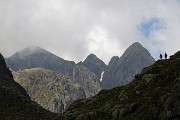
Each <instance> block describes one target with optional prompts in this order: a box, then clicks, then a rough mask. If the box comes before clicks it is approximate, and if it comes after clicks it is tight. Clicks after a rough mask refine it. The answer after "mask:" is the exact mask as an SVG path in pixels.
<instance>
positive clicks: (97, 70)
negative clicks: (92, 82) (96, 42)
mask: <svg viewBox="0 0 180 120" xmlns="http://www.w3.org/2000/svg"><path fill="white" fill-rule="evenodd" d="M83 65H84V66H85V67H87V68H88V69H89V70H90V71H91V72H93V73H94V74H95V75H96V76H97V77H98V78H99V79H100V78H101V73H102V72H103V71H104V70H105V68H106V67H107V66H106V64H105V63H104V62H103V61H102V60H100V59H99V58H98V57H97V56H96V55H94V54H92V53H91V54H90V55H88V56H87V58H86V59H85V60H84V61H83Z"/></svg>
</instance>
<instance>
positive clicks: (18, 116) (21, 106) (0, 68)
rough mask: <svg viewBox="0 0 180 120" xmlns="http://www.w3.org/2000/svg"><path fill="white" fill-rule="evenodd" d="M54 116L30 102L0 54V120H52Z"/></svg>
mask: <svg viewBox="0 0 180 120" xmlns="http://www.w3.org/2000/svg"><path fill="white" fill-rule="evenodd" d="M55 117H56V114H54V113H52V112H50V111H47V110H45V109H44V108H42V107H41V106H40V105H38V104H37V103H36V102H33V101H31V99H30V97H29V96H28V94H27V93H26V91H25V89H24V88H23V87H21V86H20V85H19V84H18V83H16V82H15V81H14V79H13V77H12V74H11V72H10V70H9V69H8V68H7V66H6V64H5V60H4V58H3V56H2V55H1V54H0V119H1V120H54V119H55Z"/></svg>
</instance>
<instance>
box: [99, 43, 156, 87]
mask: <svg viewBox="0 0 180 120" xmlns="http://www.w3.org/2000/svg"><path fill="white" fill-rule="evenodd" d="M154 62H155V60H154V58H153V57H152V56H151V55H150V53H149V52H148V50H147V49H145V48H144V47H143V46H142V45H141V44H140V43H138V42H136V43H133V44H132V45H131V46H130V47H129V48H128V49H127V50H126V51H125V52H124V54H123V55H122V56H121V57H120V58H119V57H117V56H116V57H113V58H112V59H111V61H110V62H109V65H108V68H107V70H106V71H105V73H104V75H103V79H102V87H103V88H104V89H111V88H113V87H116V86H122V85H126V84H128V83H129V82H130V81H132V80H133V79H134V76H135V75H136V74H138V73H140V72H141V70H142V69H143V68H144V67H147V66H149V65H151V64H153V63H154Z"/></svg>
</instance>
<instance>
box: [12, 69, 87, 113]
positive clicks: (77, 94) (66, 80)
mask: <svg viewBox="0 0 180 120" xmlns="http://www.w3.org/2000/svg"><path fill="white" fill-rule="evenodd" d="M13 75H14V79H15V80H16V81H17V82H18V83H19V84H21V85H22V86H23V87H24V88H25V89H26V91H27V93H28V94H29V96H30V97H31V99H32V100H33V101H36V102H37V103H39V104H40V105H41V106H42V107H44V108H46V109H48V110H50V111H52V112H55V113H58V114H62V113H63V112H64V110H66V109H67V108H68V107H69V105H70V104H71V103H72V102H73V101H75V100H77V99H83V98H86V95H85V92H84V90H83V89H82V88H81V87H80V85H79V84H78V83H77V82H76V81H74V80H72V79H71V78H70V77H68V76H65V75H63V74H60V73H57V72H54V71H51V70H47V69H43V68H32V69H26V70H23V71H17V72H14V73H13Z"/></svg>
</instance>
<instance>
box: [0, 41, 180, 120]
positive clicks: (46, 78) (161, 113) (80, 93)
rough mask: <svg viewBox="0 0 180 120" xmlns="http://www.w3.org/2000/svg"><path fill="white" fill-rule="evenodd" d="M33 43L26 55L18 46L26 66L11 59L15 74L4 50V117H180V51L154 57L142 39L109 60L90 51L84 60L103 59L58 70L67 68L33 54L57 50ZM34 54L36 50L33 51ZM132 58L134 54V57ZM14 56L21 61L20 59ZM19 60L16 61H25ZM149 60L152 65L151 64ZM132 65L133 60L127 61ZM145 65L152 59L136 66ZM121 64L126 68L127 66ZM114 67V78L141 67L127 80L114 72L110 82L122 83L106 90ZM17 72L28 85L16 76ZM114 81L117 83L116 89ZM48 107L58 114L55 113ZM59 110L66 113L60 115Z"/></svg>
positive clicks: (0, 85)
mask: <svg viewBox="0 0 180 120" xmlns="http://www.w3.org/2000/svg"><path fill="white" fill-rule="evenodd" d="M35 48H36V47H35ZM30 49H32V47H31V48H26V49H25V51H26V50H27V51H26V52H24V50H23V51H20V53H22V54H24V53H29V54H28V57H27V56H26V55H24V57H25V58H24V57H23V55H22V56H20V55H21V54H20V53H19V52H17V53H16V54H19V57H18V58H19V59H18V60H20V59H21V62H22V63H21V67H18V66H16V65H13V63H11V62H10V64H9V66H11V65H12V66H13V67H14V66H15V67H14V68H10V69H11V70H12V71H14V72H13V75H12V73H11V71H10V70H9V69H8V68H7V66H6V63H5V60H4V58H3V56H2V55H1V54H0V103H1V104H0V116H1V119H6V120H12V119H14V120H24V119H26V120H82V119H83V120H90V119H96V120H127V119H128V120H179V119H180V109H179V106H180V102H179V101H180V99H179V98H180V97H179V96H180V87H179V86H180V69H179V68H180V52H177V53H176V54H175V55H173V56H170V59H165V60H158V61H157V62H155V61H154V59H153V58H152V57H151V55H150V54H149V52H148V51H147V50H146V49H145V48H144V47H142V45H140V44H139V43H134V44H132V45H131V46H130V47H129V48H128V49H127V50H126V51H125V52H124V54H123V55H122V56H121V57H117V56H114V57H112V59H111V61H110V62H109V64H108V66H106V65H104V64H103V62H102V61H101V60H100V59H99V58H97V56H95V55H93V54H91V55H89V56H88V57H87V58H88V59H85V61H88V62H86V63H88V64H90V63H93V62H94V60H97V61H98V62H99V64H98V65H97V64H96V65H94V66H93V67H90V68H88V65H86V66H85V65H84V64H85V61H83V62H80V63H78V64H75V63H74V65H73V69H72V73H71V72H69V71H67V69H66V70H63V68H62V70H60V69H61V68H58V70H59V71H63V72H64V73H60V72H59V71H58V70H57V71H56V70H50V69H48V68H44V67H38V66H36V65H35V66H34V64H35V63H36V62H35V61H34V60H38V59H40V60H44V59H47V58H46V57H47V56H46V54H47V53H48V54H51V55H53V54H52V53H49V52H48V51H46V50H43V49H41V48H36V49H35V51H33V50H34V47H33V50H32V51H30ZM37 49H38V52H39V53H38V55H37V54H36V52H37ZM42 51H44V52H45V53H44V58H43V59H41V58H38V57H39V54H40V55H42ZM46 52H47V53H46ZM34 54H36V55H37V56H36V57H33V55H34ZM17 56H18V55H17ZM53 56H54V55H53ZM41 57H42V56H41ZM51 57H52V56H51ZM56 57H57V56H56ZM89 57H90V58H89ZM13 58H14V57H13ZM15 58H16V57H15ZM26 58H30V59H31V60H28V61H29V63H28V64H27V63H26V62H25V63H23V61H24V60H25V59H26ZM57 58H59V57H57ZM92 58H93V59H92ZM132 58H133V60H131V59H132ZM11 59H12V57H10V58H7V59H6V62H7V61H8V62H9V61H11ZM61 59H62V58H61ZM89 59H90V60H89ZM123 59H124V60H123ZM13 60H14V61H16V59H13ZM18 60H17V61H16V63H18V64H20V63H19V62H18ZM62 61H66V60H62ZM138 61H141V62H138ZM8 62H7V63H8ZM38 62H40V61H38ZM41 62H42V63H41V65H42V66H44V64H43V63H44V61H41ZM154 62H155V63H154ZM31 63H33V64H31ZM65 63H66V62H64V64H65ZM94 63H96V62H94ZM120 63H121V64H120ZM122 63H123V64H122ZM127 63H129V64H127ZM23 64H25V65H29V67H28V68H26V67H27V66H26V67H23V66H24V65H23ZM48 64H49V63H48ZM147 64H151V65H150V66H148V65H147ZM31 65H32V66H31ZM92 65H93V64H91V66H92ZM128 65H130V66H129V67H128ZM141 65H145V66H146V65H147V66H148V67H145V68H142V72H141V73H140V72H137V70H139V71H141V70H140V69H139V68H140V67H139V66H141ZM98 66H101V67H102V66H104V67H102V69H98V70H97V71H100V72H97V71H95V70H96V69H97V67H98ZM124 66H125V67H124ZM131 66H133V68H131ZM45 67H47V66H45ZM127 67H128V68H127ZM134 67H135V68H137V70H136V69H134ZM15 68H17V69H15ZM50 68H51V67H50ZM92 68H93V69H92ZM122 68H124V71H123V69H122ZM125 68H126V69H125ZM68 69H69V68H68ZM110 69H112V70H114V69H116V71H114V72H110V73H111V74H110V76H111V75H112V74H114V75H115V77H114V78H116V76H118V75H119V74H122V73H124V74H128V72H130V73H131V74H136V73H134V72H137V73H138V74H136V75H131V74H128V75H127V77H129V76H131V77H129V78H132V79H133V78H134V79H133V80H130V79H129V80H127V79H125V78H124V79H125V80H124V81H125V82H122V81H120V79H117V80H118V81H119V82H118V81H116V80H113V79H114V78H113V77H112V78H111V79H112V80H113V81H111V80H109V81H111V82H109V83H108V84H109V85H111V83H112V84H114V83H113V82H116V83H117V84H118V83H123V84H118V85H119V86H118V85H115V86H110V87H107V88H106V89H110V90H106V89H103V90H102V86H103V82H104V79H105V78H106V76H108V70H110ZM128 69H129V70H128ZM110 71H111V70H110ZM119 71H121V72H119ZM132 71H134V72H132ZM66 72H67V73H66ZM68 73H70V74H68ZM99 73H101V76H100V77H99V76H98V75H100V74H99ZM103 73H104V74H103ZM71 75H72V76H71ZM13 76H14V78H15V80H16V81H17V82H18V83H20V84H21V85H22V86H23V87H24V88H25V89H24V88H23V87H22V86H21V85H20V84H18V83H17V82H16V81H15V80H14V78H13ZM116 86H117V87H116ZM111 87H115V88H112V89H111ZM104 88H105V87H104ZM26 91H27V92H26ZM99 91H100V92H99ZM32 100H33V101H36V102H37V103H36V102H33V101H32ZM38 103H39V104H40V105H42V107H41V106H40V105H39V104H38ZM44 108H46V109H48V110H46V109H44ZM49 110H51V111H53V112H55V113H58V114H55V113H52V112H50V111H49ZM62 113H63V114H62ZM59 114H61V115H60V116H59Z"/></svg>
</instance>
